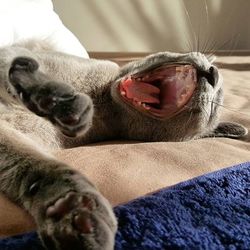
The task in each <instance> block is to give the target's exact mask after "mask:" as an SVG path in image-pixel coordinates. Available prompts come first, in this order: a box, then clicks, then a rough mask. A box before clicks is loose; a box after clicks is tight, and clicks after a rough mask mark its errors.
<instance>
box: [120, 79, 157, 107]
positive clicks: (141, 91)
mask: <svg viewBox="0 0 250 250" xmlns="http://www.w3.org/2000/svg"><path fill="white" fill-rule="evenodd" d="M122 88H123V90H124V91H125V92H126V96H127V97H128V98H130V99H133V100H135V101H137V102H146V103H160V100H159V94H160V89H159V88H157V87H156V86H154V85H152V84H148V83H145V82H140V81H139V82H137V81H135V80H132V79H131V78H128V79H126V80H124V81H123V83H122Z"/></svg>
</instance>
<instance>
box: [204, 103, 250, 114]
mask: <svg viewBox="0 0 250 250" xmlns="http://www.w3.org/2000/svg"><path fill="white" fill-rule="evenodd" d="M209 102H211V103H212V104H216V105H218V106H220V107H222V108H224V109H227V110H229V111H231V112H234V113H237V114H240V115H243V116H247V117H250V113H249V114H247V113H243V112H241V111H239V110H238V109H234V108H232V107H229V106H225V105H223V104H220V103H217V102H215V101H209Z"/></svg>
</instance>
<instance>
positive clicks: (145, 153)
mask: <svg viewBox="0 0 250 250" xmlns="http://www.w3.org/2000/svg"><path fill="white" fill-rule="evenodd" d="M91 56H95V57H103V56H105V57H106V58H110V59H111V60H114V61H116V62H118V63H120V64H124V63H125V62H127V61H129V60H133V59H134V55H130V54H123V55H121V54H119V55H117V56H116V57H114V55H113V54H109V55H103V54H102V55H98V54H94V55H91ZM249 62H250V56H249V55H247V54H246V53H245V54H241V55H234V56H218V58H217V62H216V63H217V65H218V67H219V68H220V71H221V73H222V75H223V77H224V89H225V101H224V106H225V108H223V107H222V117H221V120H230V121H234V122H239V123H241V124H243V125H244V126H246V127H247V128H248V129H250V108H249V107H250V98H249V96H250V63H249ZM249 152H250V136H249V135H247V136H246V137H245V138H243V139H241V140H234V139H228V138H206V139H201V140H192V141H187V142H153V143H150V142H137V141H110V142H105V143H98V144H91V145H86V146H83V147H79V148H73V149H65V150H60V151H57V152H54V153H55V155H56V156H57V157H58V158H59V159H61V160H62V161H64V162H66V163H68V164H70V165H71V166H72V167H74V168H76V169H78V170H80V171H81V172H82V173H84V174H85V175H86V176H88V178H89V179H90V180H91V181H92V182H94V183H95V184H96V186H97V187H98V188H99V190H100V191H101V192H102V193H103V194H104V195H105V196H106V197H107V198H108V199H109V201H110V202H111V203H112V205H113V206H117V205H119V204H125V203H127V202H129V201H131V200H134V199H136V198H138V197H141V196H144V195H146V194H149V193H152V192H156V191H157V190H160V189H163V188H166V187H170V186H173V185H175V184H177V183H179V182H182V181H187V180H189V179H192V178H194V177H197V176H200V175H204V174H207V173H211V172H213V171H217V170H221V169H224V168H227V167H229V166H233V165H235V164H239V163H243V162H247V161H250V154H249ZM31 230H35V225H34V223H33V221H32V219H31V218H30V217H29V215H28V214H26V213H25V212H24V211H23V210H21V209H19V208H17V207H16V206H15V205H13V204H12V203H10V202H9V201H8V200H7V199H6V198H5V197H4V196H1V197H0V235H1V236H2V237H6V236H10V235H15V234H19V233H23V232H28V231H31Z"/></svg>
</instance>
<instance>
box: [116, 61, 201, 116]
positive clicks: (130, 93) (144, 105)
mask: <svg viewBox="0 0 250 250" xmlns="http://www.w3.org/2000/svg"><path fill="white" fill-rule="evenodd" d="M196 85H197V72H196V69H195V68H194V67H193V66H192V65H189V64H188V65H181V64H176V65H163V66H160V67H158V68H156V69H153V70H151V71H147V72H143V73H138V74H135V75H131V76H129V77H125V78H124V79H122V80H121V82H120V84H119V91H120V94H121V96H122V98H123V99H124V101H126V102H127V103H128V104H130V105H132V106H134V107H135V108H136V109H138V110H140V111H143V112H147V113H149V114H151V115H152V116H155V117H158V118H169V117H171V116H174V115H175V114H177V113H179V112H180V111H181V110H182V109H183V108H184V106H185V105H186V104H187V102H188V101H189V100H190V98H191V97H192V95H193V93H194V90H195V88H196Z"/></svg>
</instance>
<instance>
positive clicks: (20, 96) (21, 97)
mask: <svg viewBox="0 0 250 250" xmlns="http://www.w3.org/2000/svg"><path fill="white" fill-rule="evenodd" d="M19 98H20V99H21V100H23V92H20V93H19Z"/></svg>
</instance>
